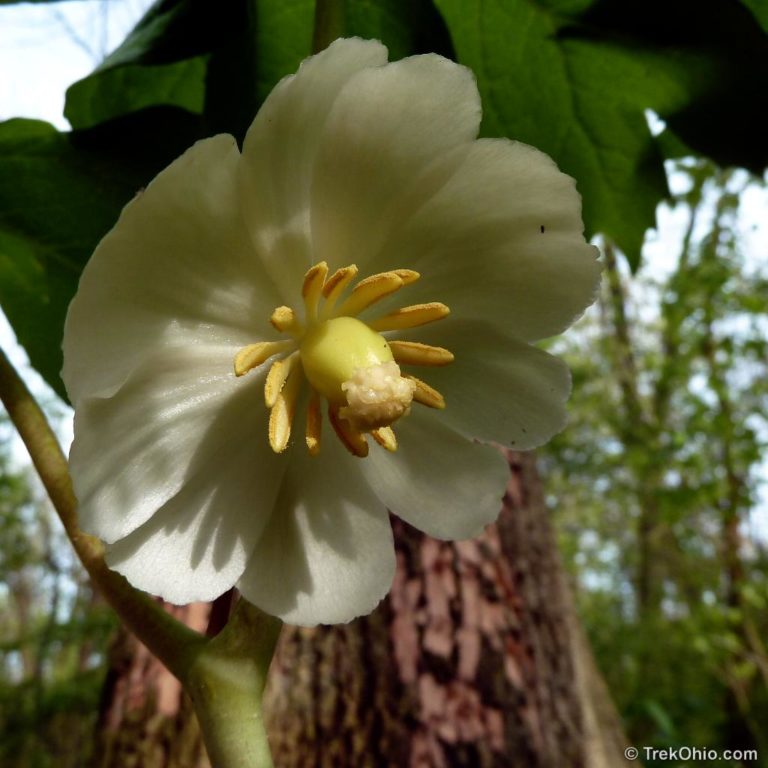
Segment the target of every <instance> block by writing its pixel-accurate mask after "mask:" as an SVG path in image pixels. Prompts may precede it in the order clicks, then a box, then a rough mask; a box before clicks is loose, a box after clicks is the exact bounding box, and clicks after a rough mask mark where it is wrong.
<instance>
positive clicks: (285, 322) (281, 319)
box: [269, 307, 304, 336]
mask: <svg viewBox="0 0 768 768" xmlns="http://www.w3.org/2000/svg"><path fill="white" fill-rule="evenodd" d="M269 322H270V323H272V325H273V326H274V327H275V328H276V329H277V330H278V331H280V332H281V333H290V334H291V335H292V336H298V335H300V334H301V333H302V332H303V331H304V327H303V326H302V324H301V323H300V322H299V321H298V319H297V318H296V314H295V313H294V311H293V310H292V309H291V308H290V307H278V308H277V309H276V310H275V311H274V312H273V313H272V317H270V318H269Z"/></svg>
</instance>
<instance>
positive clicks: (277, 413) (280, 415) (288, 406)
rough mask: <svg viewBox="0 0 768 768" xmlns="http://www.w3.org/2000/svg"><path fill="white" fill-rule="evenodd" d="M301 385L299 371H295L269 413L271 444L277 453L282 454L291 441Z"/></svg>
mask: <svg viewBox="0 0 768 768" xmlns="http://www.w3.org/2000/svg"><path fill="white" fill-rule="evenodd" d="M300 384H301V375H300V373H299V371H297V370H296V371H293V375H292V376H289V377H288V381H286V383H285V386H284V387H283V389H282V391H281V392H280V394H278V396H277V400H276V402H275V404H274V405H273V406H272V410H271V411H270V412H269V444H270V446H271V448H272V450H273V451H274V452H275V453H282V452H283V451H284V450H285V449H286V448H287V447H288V441H289V440H290V439H291V426H292V425H293V417H294V415H295V413H296V399H297V398H298V395H299V385H300Z"/></svg>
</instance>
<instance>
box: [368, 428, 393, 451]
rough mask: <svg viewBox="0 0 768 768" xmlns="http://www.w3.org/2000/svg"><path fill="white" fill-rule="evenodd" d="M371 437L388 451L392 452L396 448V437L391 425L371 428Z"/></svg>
mask: <svg viewBox="0 0 768 768" xmlns="http://www.w3.org/2000/svg"><path fill="white" fill-rule="evenodd" d="M371 435H373V439H374V440H375V441H376V442H377V443H378V444H379V445H381V446H383V447H384V448H386V449H387V450H388V451H392V453H394V452H395V451H396V450H397V438H396V437H395V433H394V431H393V430H392V427H379V428H378V429H374V430H371Z"/></svg>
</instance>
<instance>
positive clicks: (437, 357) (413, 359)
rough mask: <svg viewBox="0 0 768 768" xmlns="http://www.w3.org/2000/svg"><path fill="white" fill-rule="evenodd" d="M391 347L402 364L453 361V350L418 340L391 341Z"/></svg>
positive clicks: (445, 363) (430, 363)
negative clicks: (431, 345) (432, 345)
mask: <svg viewBox="0 0 768 768" xmlns="http://www.w3.org/2000/svg"><path fill="white" fill-rule="evenodd" d="M389 348H390V349H391V350H392V356H393V357H394V358H395V361H396V362H397V363H400V364H402V365H448V363H451V362H453V353H452V352H449V351H448V350H447V349H443V347H430V346H429V345H428V344H421V343H419V342H418V341H390V342H389Z"/></svg>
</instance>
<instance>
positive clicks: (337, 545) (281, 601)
mask: <svg viewBox="0 0 768 768" xmlns="http://www.w3.org/2000/svg"><path fill="white" fill-rule="evenodd" d="M325 427H328V424H327V423H326V424H325ZM293 450H294V455H293V456H292V458H291V465H290V468H289V470H288V472H287V473H286V477H285V481H284V483H283V487H282V489H281V492H280V496H279V497H278V500H277V504H276V506H275V511H274V514H273V516H272V520H271V521H270V523H269V527H268V528H267V530H266V531H265V532H264V535H263V537H262V538H261V540H260V541H259V543H258V544H257V546H256V549H255V550H254V553H253V556H252V558H251V562H250V564H249V566H248V569H247V570H246V572H245V574H244V576H243V578H242V579H241V580H240V583H239V584H238V588H239V589H240V591H241V592H242V593H243V595H244V596H245V598H246V599H248V600H250V601H251V602H252V603H254V604H255V605H257V606H259V608H262V609H263V610H264V611H266V612H267V613H270V614H272V615H274V616H279V617H280V618H281V619H283V621H286V622H288V623H291V624H299V625H302V626H314V625H315V624H319V623H323V624H331V623H339V622H345V621H349V620H350V619H353V618H355V617H356V616H360V615H362V614H365V613H369V612H370V611H372V610H373V609H374V608H375V607H376V605H377V603H378V602H379V601H380V600H381V599H382V598H383V597H384V595H385V594H386V593H387V591H388V590H389V588H390V586H391V585H392V578H393V576H394V569H395V554H394V544H393V541H392V528H391V526H390V523H389V517H388V515H387V512H386V509H385V508H384V506H383V505H382V503H381V502H380V501H379V500H378V499H377V498H376V496H375V495H374V494H373V492H372V491H371V490H370V488H369V487H368V486H367V485H366V483H365V482H364V480H363V478H362V476H361V474H360V467H361V464H362V463H364V462H365V461H367V459H366V460H361V459H356V458H354V457H352V456H350V455H349V454H348V453H347V452H346V451H345V450H344V449H343V448H342V447H341V446H340V445H339V444H338V441H337V440H336V437H335V435H333V434H328V430H326V434H325V435H324V440H323V444H322V448H321V450H320V454H319V456H317V457H314V458H312V457H309V456H308V455H307V454H306V451H304V446H301V445H299V446H295V447H294V448H293Z"/></svg>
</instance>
